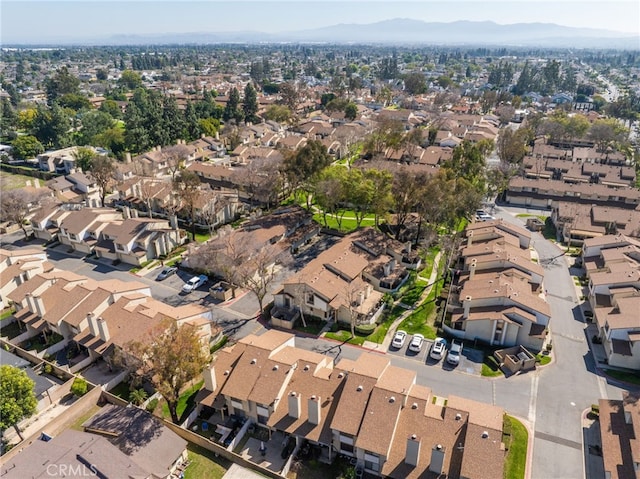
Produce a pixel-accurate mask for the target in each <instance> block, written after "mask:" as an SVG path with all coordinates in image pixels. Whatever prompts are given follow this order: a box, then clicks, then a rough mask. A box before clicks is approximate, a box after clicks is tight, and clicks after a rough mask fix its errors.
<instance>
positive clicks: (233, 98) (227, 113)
mask: <svg viewBox="0 0 640 479" xmlns="http://www.w3.org/2000/svg"><path fill="white" fill-rule="evenodd" d="M239 106H240V92H238V89H237V88H236V87H233V88H232V89H231V91H230V92H229V99H228V100H227V104H226V105H225V107H224V113H223V114H222V119H223V120H224V121H230V120H236V122H238V121H240V120H241V119H242V118H241V112H242V110H240V108H239Z"/></svg>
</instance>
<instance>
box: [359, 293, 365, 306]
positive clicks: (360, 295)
mask: <svg viewBox="0 0 640 479" xmlns="http://www.w3.org/2000/svg"><path fill="white" fill-rule="evenodd" d="M362 303H364V291H360V292H359V293H358V306H362Z"/></svg>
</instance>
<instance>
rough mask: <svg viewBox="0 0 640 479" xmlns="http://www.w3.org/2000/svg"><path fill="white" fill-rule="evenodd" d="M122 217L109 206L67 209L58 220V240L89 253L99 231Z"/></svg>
mask: <svg viewBox="0 0 640 479" xmlns="http://www.w3.org/2000/svg"><path fill="white" fill-rule="evenodd" d="M121 219H122V214H121V213H120V212H119V211H116V210H114V209H111V208H82V209H79V210H72V211H69V212H68V214H67V215H65V216H64V218H62V219H61V221H60V222H59V231H58V235H57V239H58V241H60V243H62V244H66V245H69V246H70V247H71V248H73V249H74V250H76V251H80V252H82V253H85V254H91V253H92V252H93V250H94V247H95V245H96V244H97V242H98V240H99V239H100V231H101V230H102V229H103V228H104V227H105V226H106V225H107V224H108V223H109V222H113V221H119V220H121Z"/></svg>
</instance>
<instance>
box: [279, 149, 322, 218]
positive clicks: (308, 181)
mask: <svg viewBox="0 0 640 479" xmlns="http://www.w3.org/2000/svg"><path fill="white" fill-rule="evenodd" d="M331 161H332V158H331V156H330V155H329V153H328V152H327V147H326V146H324V145H323V144H322V142H320V141H318V140H311V141H309V142H307V144H306V145H304V146H303V147H302V148H299V149H298V150H297V151H296V152H295V153H294V154H292V155H289V156H288V157H287V158H285V160H284V163H283V168H284V172H285V174H286V176H287V179H288V181H289V184H290V185H291V187H292V188H293V189H294V191H298V190H299V189H300V188H302V189H304V190H305V191H306V192H307V207H308V208H310V207H311V204H310V201H311V197H310V195H311V192H312V184H313V182H314V180H315V177H316V175H317V174H318V173H320V172H321V171H322V170H323V169H324V168H326V167H327V166H329V165H330V164H331Z"/></svg>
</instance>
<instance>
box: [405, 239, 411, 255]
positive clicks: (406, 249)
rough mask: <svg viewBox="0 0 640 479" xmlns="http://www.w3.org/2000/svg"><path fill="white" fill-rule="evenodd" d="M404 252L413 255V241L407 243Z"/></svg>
mask: <svg viewBox="0 0 640 479" xmlns="http://www.w3.org/2000/svg"><path fill="white" fill-rule="evenodd" d="M404 250H405V251H406V252H407V254H409V253H411V241H407V242H406V243H405V244H404Z"/></svg>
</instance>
